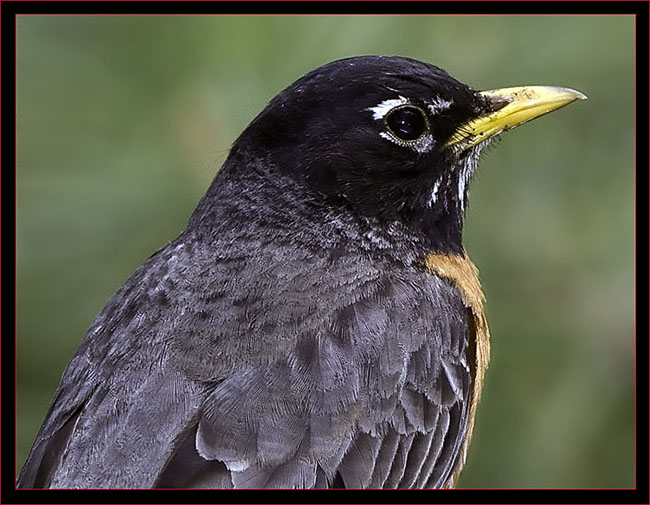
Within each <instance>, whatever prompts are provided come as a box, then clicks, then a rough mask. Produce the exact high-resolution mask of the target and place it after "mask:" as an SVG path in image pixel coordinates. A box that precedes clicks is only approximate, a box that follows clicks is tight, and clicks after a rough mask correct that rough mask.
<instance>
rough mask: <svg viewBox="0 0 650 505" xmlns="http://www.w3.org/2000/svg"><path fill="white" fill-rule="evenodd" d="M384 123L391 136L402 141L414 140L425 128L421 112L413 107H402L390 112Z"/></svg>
mask: <svg viewBox="0 0 650 505" xmlns="http://www.w3.org/2000/svg"><path fill="white" fill-rule="evenodd" d="M386 123H387V124H388V127H389V128H390V129H391V131H392V132H393V134H394V135H395V136H396V137H398V138H400V139H402V140H415V139H417V138H418V137H419V136H420V135H422V133H424V129H425V128H426V121H425V120H424V116H423V115H422V111H421V110H420V109H416V108H415V107H402V108H401V109H397V110H396V111H393V112H391V113H390V114H389V115H388V117H387V118H386Z"/></svg>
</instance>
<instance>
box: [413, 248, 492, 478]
mask: <svg viewBox="0 0 650 505" xmlns="http://www.w3.org/2000/svg"><path fill="white" fill-rule="evenodd" d="M425 264H426V267H427V269H428V270H429V271H430V272H431V273H435V274H436V275H438V276H440V277H444V278H446V279H449V280H451V281H452V282H453V283H454V285H455V286H456V288H457V289H458V291H460V294H461V296H462V298H463V303H464V304H465V306H466V307H467V308H468V309H470V311H471V314H472V319H471V320H470V321H469V323H470V325H469V327H470V335H469V345H470V347H469V349H468V355H469V357H470V367H471V370H472V376H473V379H474V380H473V388H472V398H471V404H470V410H469V419H468V423H467V436H466V437H465V442H464V443H463V448H462V453H461V457H460V459H459V461H458V463H457V464H456V468H455V469H454V471H453V473H452V475H451V477H450V478H449V480H448V481H447V487H454V486H455V485H456V481H457V480H458V476H459V475H460V471H461V470H462V468H463V465H464V464H465V459H466V458H467V450H468V448H469V444H470V442H471V440H472V431H473V430H474V418H475V416H476V408H477V407H478V402H479V399H480V398H481V390H482V389H483V380H484V378H485V370H486V369H487V366H488V361H489V359H490V332H489V329H488V325H487V320H486V318H485V312H484V311H483V304H484V303H485V295H484V294H483V290H482V289H481V282H480V280H479V277H478V269H477V268H476V266H475V265H474V263H472V262H471V261H470V259H469V258H468V257H467V255H466V254H463V255H462V256H461V255H455V254H429V255H428V256H427V257H426V259H425Z"/></svg>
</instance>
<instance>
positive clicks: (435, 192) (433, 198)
mask: <svg viewBox="0 0 650 505" xmlns="http://www.w3.org/2000/svg"><path fill="white" fill-rule="evenodd" d="M439 189H440V179H438V180H437V181H436V183H435V184H434V185H433V191H431V198H430V199H429V203H427V207H429V208H431V207H433V204H434V203H436V202H437V201H438V190H439Z"/></svg>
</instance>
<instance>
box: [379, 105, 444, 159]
mask: <svg viewBox="0 0 650 505" xmlns="http://www.w3.org/2000/svg"><path fill="white" fill-rule="evenodd" d="M405 107H413V108H415V109H418V110H419V111H420V112H421V113H422V116H423V117H424V118H425V122H426V129H425V131H424V133H423V134H422V135H420V136H419V137H418V138H417V139H414V140H403V139H400V138H399V137H398V136H397V135H395V134H394V133H393V132H392V131H391V129H390V126H389V125H388V124H387V123H386V118H388V117H389V116H390V114H391V113H392V112H393V111H395V110H398V109H402V108H405ZM366 110H368V111H370V112H372V117H373V119H376V120H381V121H382V124H383V126H384V128H385V131H382V132H380V133H379V135H380V137H382V138H385V139H386V140H390V141H391V142H392V143H393V144H397V145H398V146H402V147H408V148H409V149H413V150H414V151H416V152H418V153H420V154H424V153H427V152H429V151H430V150H431V149H432V148H433V145H434V140H433V135H431V132H430V128H429V119H428V117H427V114H426V112H425V111H424V110H423V109H422V108H421V107H418V106H417V105H414V104H413V103H412V102H411V101H410V100H409V99H408V98H405V97H403V96H401V95H399V96H398V97H397V98H390V99H388V100H384V101H383V102H381V103H379V104H377V105H375V106H374V107H369V108H368V109H366Z"/></svg>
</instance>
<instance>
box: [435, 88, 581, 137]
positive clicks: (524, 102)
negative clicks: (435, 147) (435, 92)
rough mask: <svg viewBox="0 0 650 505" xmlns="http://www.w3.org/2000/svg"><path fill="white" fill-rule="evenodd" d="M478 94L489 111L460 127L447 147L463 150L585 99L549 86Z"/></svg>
mask: <svg viewBox="0 0 650 505" xmlns="http://www.w3.org/2000/svg"><path fill="white" fill-rule="evenodd" d="M480 94H481V95H482V96H483V97H485V98H487V100H488V102H489V103H491V104H492V112H489V113H487V114H485V115H483V116H480V117H477V118H475V119H472V120H470V121H468V122H467V123H465V124H463V125H462V126H461V127H460V128H458V130H456V133H454V134H453V135H452V136H451V138H450V139H449V141H448V142H447V144H446V145H447V146H454V147H457V148H460V149H467V148H469V147H472V146H475V145H476V144H480V143H481V142H483V141H484V140H487V139H489V138H490V137H493V136H494V135H497V134H498V133H501V132H502V131H505V130H510V129H512V128H514V127H516V126H519V125H520V124H524V123H526V122H527V121H530V120H531V119H535V118H537V117H540V116H543V115H544V114H548V113H549V112H553V111H554V110H556V109H559V108H560V107H564V106H565V105H568V104H570V103H571V102H574V101H576V100H586V98H587V97H586V96H585V95H583V94H582V93H580V92H579V91H575V90H573V89H569V88H557V87H553V86H520V87H516V88H503V89H493V90H490V91H481V92H480Z"/></svg>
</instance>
